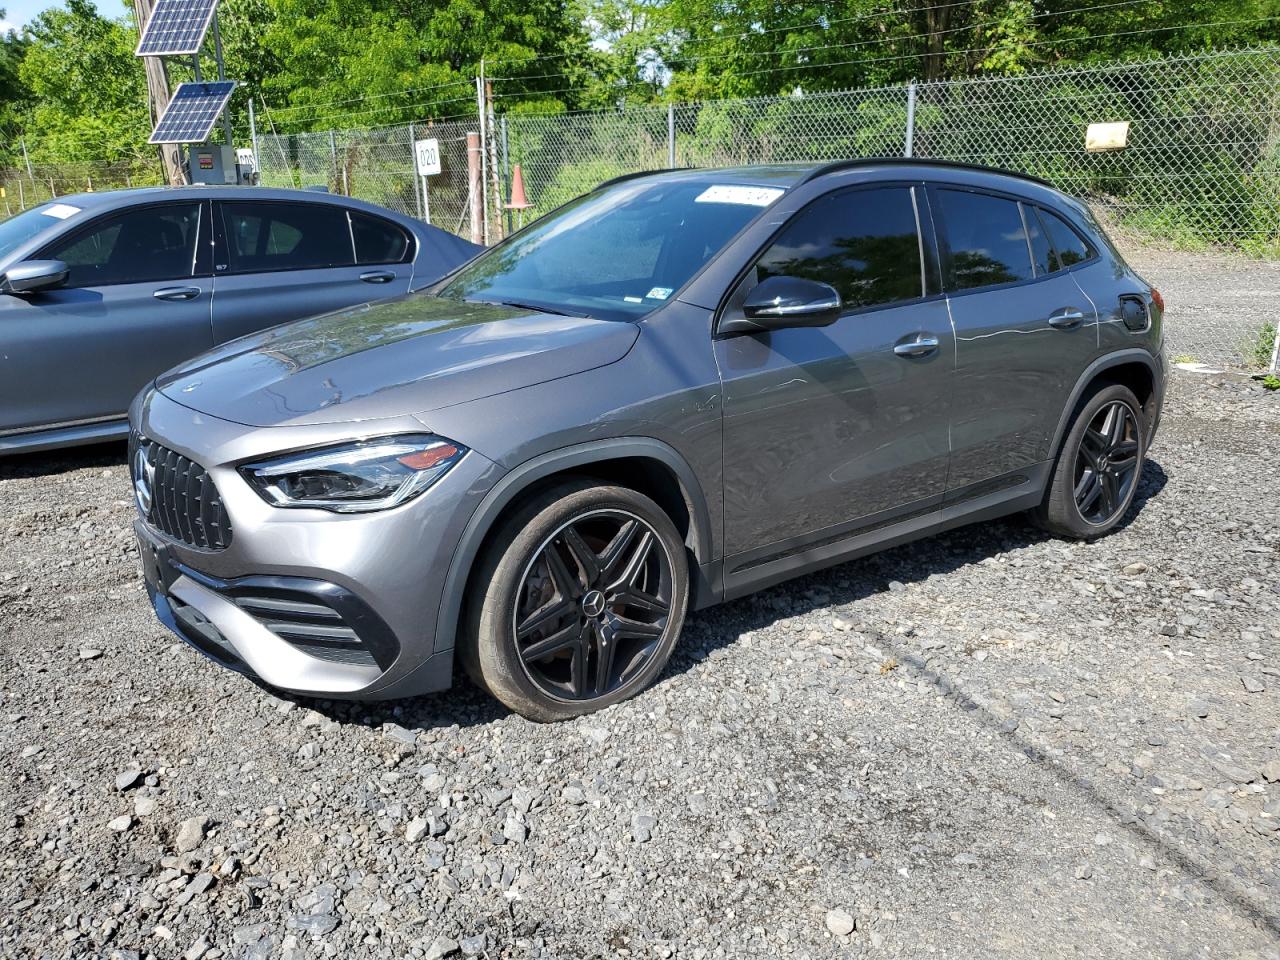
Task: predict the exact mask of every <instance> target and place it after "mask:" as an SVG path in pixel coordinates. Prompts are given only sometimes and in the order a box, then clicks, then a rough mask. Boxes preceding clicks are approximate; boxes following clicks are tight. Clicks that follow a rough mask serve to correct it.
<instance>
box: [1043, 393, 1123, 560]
mask: <svg viewBox="0 0 1280 960" xmlns="http://www.w3.org/2000/svg"><path fill="white" fill-rule="evenodd" d="M1145 423H1146V422H1145V421H1144V420H1143V417H1142V406H1141V404H1139V403H1138V398H1137V397H1135V396H1134V395H1133V392H1132V391H1131V390H1129V388H1128V387H1123V386H1120V385H1119V384H1112V385H1110V386H1105V387H1102V388H1100V389H1099V390H1097V391H1096V392H1095V393H1094V394H1093V395H1092V396H1091V397H1090V398H1089V399H1088V400H1087V401H1085V403H1084V404H1082V405H1081V407H1080V409H1079V410H1078V412H1077V413H1076V418H1075V420H1074V421H1073V422H1072V425H1071V430H1070V432H1069V433H1068V434H1067V438H1066V441H1065V442H1064V443H1063V445H1062V451H1061V453H1060V454H1059V455H1058V462H1057V464H1056V465H1055V467H1054V472H1053V477H1052V479H1051V480H1050V483H1049V489H1048V491H1047V492H1046V493H1045V499H1044V502H1043V503H1042V504H1041V505H1040V507H1039V509H1038V510H1036V511H1035V517H1036V519H1037V521H1038V522H1039V523H1040V525H1041V526H1043V527H1044V528H1045V529H1047V530H1049V531H1051V532H1053V533H1056V534H1058V535H1059V536H1064V537H1071V538H1074V539H1077V540H1092V539H1094V538H1095V537H1100V536H1102V535H1103V534H1105V533H1107V532H1109V531H1110V530H1111V529H1112V528H1114V527H1115V525H1116V524H1117V523H1119V522H1120V519H1121V518H1122V517H1123V516H1124V515H1125V512H1126V511H1127V510H1128V509H1129V506H1130V505H1131V504H1132V503H1133V498H1134V495H1135V493H1136V492H1137V489H1138V480H1139V478H1140V477H1141V475H1142V464H1143V462H1144V460H1145V456H1146V439H1147V438H1146V425H1145Z"/></svg>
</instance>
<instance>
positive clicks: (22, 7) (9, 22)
mask: <svg viewBox="0 0 1280 960" xmlns="http://www.w3.org/2000/svg"><path fill="white" fill-rule="evenodd" d="M94 3H95V5H96V6H97V8H98V9H99V10H101V11H102V13H103V14H105V15H106V16H108V17H111V18H113V19H114V18H115V17H119V16H123V15H124V11H125V5H124V3H123V2H122V0H94ZM54 6H57V4H56V3H50V2H49V0H0V10H3V11H4V12H5V15H4V17H2V18H0V33H3V32H4V31H5V30H10V29H17V28H18V27H20V26H22V25H23V24H24V23H27V22H28V21H29V20H32V19H34V18H35V15H36V14H37V13H39V12H40V11H41V10H45V9H47V8H49V7H54Z"/></svg>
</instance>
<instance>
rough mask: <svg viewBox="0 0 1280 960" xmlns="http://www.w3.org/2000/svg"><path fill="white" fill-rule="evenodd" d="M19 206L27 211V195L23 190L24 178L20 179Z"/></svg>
mask: <svg viewBox="0 0 1280 960" xmlns="http://www.w3.org/2000/svg"><path fill="white" fill-rule="evenodd" d="M18 206H20V207H21V208H22V209H23V210H25V209H27V193H26V191H25V190H23V189H22V177H21V176H19V177H18Z"/></svg>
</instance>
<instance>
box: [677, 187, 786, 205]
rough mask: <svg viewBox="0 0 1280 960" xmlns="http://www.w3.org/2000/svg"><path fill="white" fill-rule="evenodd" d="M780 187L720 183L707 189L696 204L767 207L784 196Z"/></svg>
mask: <svg viewBox="0 0 1280 960" xmlns="http://www.w3.org/2000/svg"><path fill="white" fill-rule="evenodd" d="M782 193H783V191H782V189H781V188H780V187H747V186H743V185H741V184H736V183H718V184H716V185H715V186H714V187H707V189H705V190H703V191H702V192H701V193H700V194H698V195H697V197H695V198H694V201H695V202H696V203H741V204H744V205H746V206H748V207H767V206H768V205H769V204H771V203H773V201H775V200H777V199H778V198H779V197H780V196H782Z"/></svg>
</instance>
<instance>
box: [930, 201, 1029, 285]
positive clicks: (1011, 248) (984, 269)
mask: <svg viewBox="0 0 1280 960" xmlns="http://www.w3.org/2000/svg"><path fill="white" fill-rule="evenodd" d="M938 202H939V204H940V206H941V208H942V219H943V222H944V224H945V225H946V238H947V246H948V247H949V248H950V250H951V288H952V289H953V290H972V289H975V288H978V287H990V286H995V285H997V284H1002V283H1014V282H1016V281H1018V280H1030V279H1031V277H1032V276H1033V272H1032V267H1031V254H1030V252H1029V250H1028V248H1027V234H1026V231H1025V230H1024V229H1023V226H1022V214H1021V213H1020V212H1019V210H1018V204H1017V201H1014V200H1006V199H1004V198H1003V197H993V196H989V195H987V194H984V193H966V192H962V191H959V190H939V191H938Z"/></svg>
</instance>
